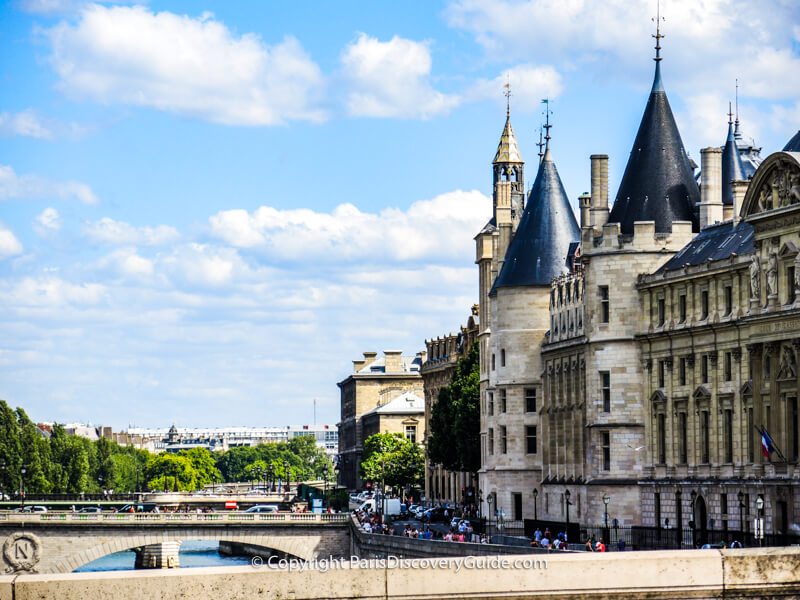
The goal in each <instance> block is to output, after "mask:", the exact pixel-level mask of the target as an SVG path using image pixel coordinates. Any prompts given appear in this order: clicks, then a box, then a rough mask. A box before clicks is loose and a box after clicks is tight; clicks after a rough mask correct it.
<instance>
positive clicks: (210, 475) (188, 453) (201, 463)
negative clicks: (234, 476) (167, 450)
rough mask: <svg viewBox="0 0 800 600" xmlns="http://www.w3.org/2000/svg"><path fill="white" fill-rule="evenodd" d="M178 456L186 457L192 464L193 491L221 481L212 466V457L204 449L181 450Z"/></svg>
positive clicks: (217, 470) (219, 474) (220, 476)
mask: <svg viewBox="0 0 800 600" xmlns="http://www.w3.org/2000/svg"><path fill="white" fill-rule="evenodd" d="M178 455H179V456H183V457H186V458H187V459H189V462H190V463H191V464H192V468H193V469H194V473H195V482H194V485H195V487H194V488H193V489H196V490H199V489H202V488H203V487H205V486H206V485H209V484H210V483H212V479H213V480H214V481H222V474H221V473H220V472H219V469H217V466H216V464H214V457H213V456H211V452H209V451H208V450H207V449H206V448H192V449H191V450H182V451H181V452H179V453H178Z"/></svg>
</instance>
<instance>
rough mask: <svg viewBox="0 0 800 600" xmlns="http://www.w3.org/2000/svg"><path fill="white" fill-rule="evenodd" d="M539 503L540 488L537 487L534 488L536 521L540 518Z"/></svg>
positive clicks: (534, 516) (534, 514) (534, 515)
mask: <svg viewBox="0 0 800 600" xmlns="http://www.w3.org/2000/svg"><path fill="white" fill-rule="evenodd" d="M538 504H539V490H538V489H536V488H533V520H534V521H538V520H539V508H538Z"/></svg>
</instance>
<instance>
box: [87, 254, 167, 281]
mask: <svg viewBox="0 0 800 600" xmlns="http://www.w3.org/2000/svg"><path fill="white" fill-rule="evenodd" d="M96 266H97V268H99V269H111V270H112V272H115V273H117V274H119V275H122V276H124V277H133V278H135V279H137V278H147V277H150V276H151V275H153V273H154V271H155V268H154V265H153V261H152V260H150V259H148V258H145V257H143V256H140V255H139V254H137V252H136V249H135V248H119V249H117V250H114V251H113V252H112V253H111V254H109V255H108V256H104V257H103V258H101V259H100V260H99V261H98V262H97V265H96Z"/></svg>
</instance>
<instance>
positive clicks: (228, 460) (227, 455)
mask: <svg viewBox="0 0 800 600" xmlns="http://www.w3.org/2000/svg"><path fill="white" fill-rule="evenodd" d="M270 445H274V444H270ZM260 458H261V457H260V456H259V451H258V450H257V449H256V448H253V447H251V446H237V447H236V448H231V449H229V450H228V451H227V452H224V453H222V454H221V455H220V456H219V457H218V458H217V460H216V461H215V462H216V466H217V469H218V470H219V472H220V473H221V475H222V477H223V479H224V480H225V481H243V480H244V468H245V467H246V466H247V465H249V464H252V463H254V462H255V461H257V460H259V459H260Z"/></svg>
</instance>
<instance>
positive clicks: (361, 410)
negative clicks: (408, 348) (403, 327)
mask: <svg viewBox="0 0 800 600" xmlns="http://www.w3.org/2000/svg"><path fill="white" fill-rule="evenodd" d="M424 360H425V353H424V352H420V353H418V354H417V355H416V356H402V355H401V353H400V352H399V351H389V350H387V351H386V352H384V356H383V357H381V358H378V353H377V352H364V358H363V359H361V360H354V361H353V373H352V374H351V375H349V376H347V377H346V378H345V379H343V380H342V381H340V382H339V383H338V384H337V385H338V386H339V389H340V392H341V408H340V415H341V422H340V423H339V424H338V428H339V485H343V486H345V487H347V488H349V489H357V488H360V487H362V486H363V483H364V482H363V481H362V480H361V478H360V477H359V474H358V471H359V465H360V464H361V454H362V450H363V447H364V440H365V439H366V436H365V434H364V431H363V421H362V417H363V415H364V414H365V413H367V412H369V411H371V410H373V409H374V408H376V407H379V406H382V405H384V404H386V403H388V402H390V401H392V400H394V399H395V398H397V397H398V396H400V395H401V394H403V393H405V392H413V393H414V394H416V395H417V396H419V397H420V398H422V396H423V395H424V394H423V389H422V375H420V367H421V365H422V363H423V361H424ZM418 415H419V420H423V419H424V409H421V410H420V411H419V413H418ZM423 433H424V432H423Z"/></svg>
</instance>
